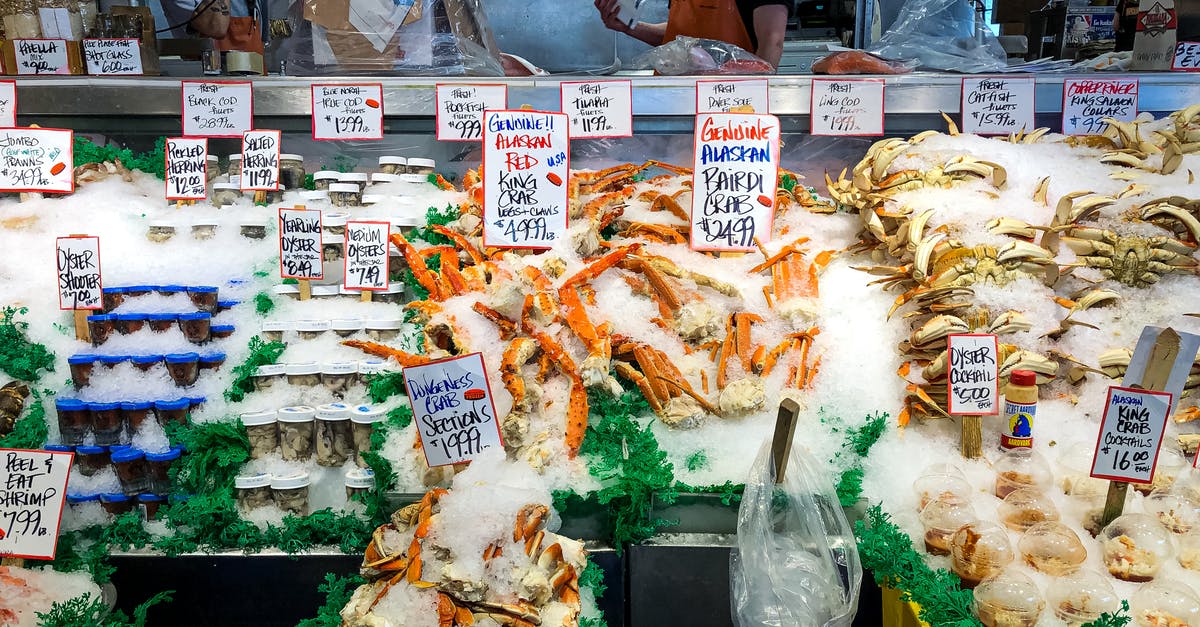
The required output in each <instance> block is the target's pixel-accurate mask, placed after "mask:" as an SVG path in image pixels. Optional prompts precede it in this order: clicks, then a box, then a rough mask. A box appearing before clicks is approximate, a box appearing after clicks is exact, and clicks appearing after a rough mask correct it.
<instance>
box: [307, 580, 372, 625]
mask: <svg viewBox="0 0 1200 627" xmlns="http://www.w3.org/2000/svg"><path fill="white" fill-rule="evenodd" d="M365 583H367V580H366V579H363V578H362V577H360V576H358V575H349V576H347V577H338V576H337V575H335V574H333V573H326V575H325V582H324V583H322V584H321V585H319V586H317V591H318V592H321V593H323V594H324V595H325V603H324V604H322V605H321V607H320V608H318V609H317V615H316V617H314V618H306V619H304V620H302V621H300V622H299V623H296V627H340V626H341V624H342V617H341V611H342V608H343V607H345V606H346V604H347V603H349V602H350V597H351V596H352V595H353V594H354V590H355V589H357V588H358V587H359V586H361V585H363V584H365Z"/></svg>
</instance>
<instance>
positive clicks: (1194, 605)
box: [1129, 581, 1200, 627]
mask: <svg viewBox="0 0 1200 627" xmlns="http://www.w3.org/2000/svg"><path fill="white" fill-rule="evenodd" d="M1129 613H1130V615H1131V616H1132V617H1133V624H1134V625H1137V626H1138V627H1164V626H1166V627H1181V626H1183V625H1200V597H1197V596H1196V591H1195V590H1192V588H1191V587H1189V586H1188V585H1187V584H1184V583H1179V582H1177V581H1155V582H1153V583H1148V584H1145V585H1143V586H1142V587H1140V588H1138V590H1137V592H1134V593H1133V598H1132V599H1130V600H1129Z"/></svg>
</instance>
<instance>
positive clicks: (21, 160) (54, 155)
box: [0, 128, 75, 194]
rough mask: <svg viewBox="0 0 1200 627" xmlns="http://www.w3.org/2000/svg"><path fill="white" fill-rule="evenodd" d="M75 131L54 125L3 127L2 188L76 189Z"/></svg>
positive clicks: (0, 154) (0, 134)
mask: <svg viewBox="0 0 1200 627" xmlns="http://www.w3.org/2000/svg"><path fill="white" fill-rule="evenodd" d="M74 142H75V134H74V133H73V132H72V131H65V130H61V129H50V128H10V129H3V130H0V191H4V192H50V193H57V194H69V193H71V192H73V191H75V167H74V163H75V158H74V156H73V153H72V149H73V147H74Z"/></svg>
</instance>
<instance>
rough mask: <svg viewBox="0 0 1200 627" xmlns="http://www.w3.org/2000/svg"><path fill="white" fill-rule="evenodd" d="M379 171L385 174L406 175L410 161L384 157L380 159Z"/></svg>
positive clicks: (401, 158)
mask: <svg viewBox="0 0 1200 627" xmlns="http://www.w3.org/2000/svg"><path fill="white" fill-rule="evenodd" d="M379 171H380V172H382V173H384V174H404V173H405V172H408V159H405V158H404V157H397V156H395V155H384V156H382V157H380V158H379Z"/></svg>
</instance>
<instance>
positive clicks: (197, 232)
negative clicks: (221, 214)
mask: <svg viewBox="0 0 1200 627" xmlns="http://www.w3.org/2000/svg"><path fill="white" fill-rule="evenodd" d="M216 236H217V222H216V221H215V220H212V219H206V220H197V221H196V222H193V223H192V239H194V240H197V241H201V242H204V241H208V240H210V239H212V238H214V237H216Z"/></svg>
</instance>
